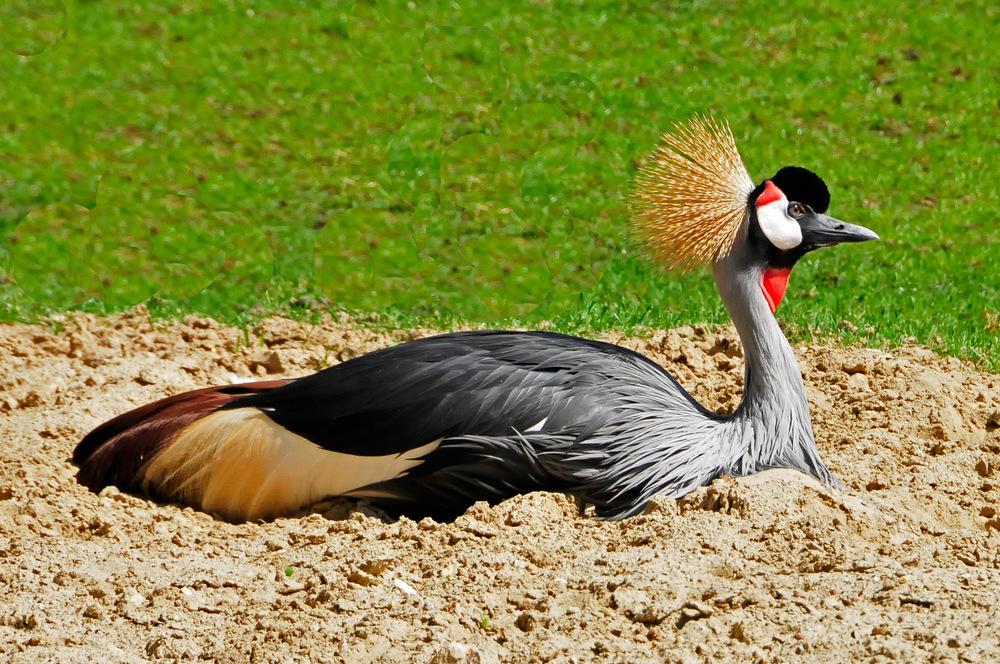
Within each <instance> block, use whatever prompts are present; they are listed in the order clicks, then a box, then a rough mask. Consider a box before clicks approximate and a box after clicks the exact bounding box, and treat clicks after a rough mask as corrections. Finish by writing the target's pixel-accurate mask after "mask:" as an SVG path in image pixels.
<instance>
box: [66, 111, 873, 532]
mask: <svg viewBox="0 0 1000 664" xmlns="http://www.w3.org/2000/svg"><path fill="white" fill-rule="evenodd" d="M829 202H830V194H829V191H828V190H827V187H826V185H825V184H824V183H823V181H822V180H821V179H820V178H819V177H818V176H817V175H815V174H814V173H812V172H810V171H808V170H806V169H804V168H799V167H794V166H789V167H785V168H782V169H781V170H779V171H778V172H777V173H776V174H775V175H774V176H773V177H771V178H768V179H767V180H765V181H764V182H762V183H761V184H759V185H757V186H754V184H753V181H752V180H751V179H750V176H749V175H748V173H747V171H746V168H745V167H744V165H743V162H742V159H741V158H740V155H739V152H738V151H737V148H736V143H735V140H734V139H733V136H732V134H731V132H730V130H729V127H728V125H727V124H719V123H716V122H714V121H713V120H711V119H707V118H706V119H695V120H692V121H690V122H688V123H686V124H685V125H679V126H677V127H675V129H674V131H672V132H670V133H667V134H665V135H664V136H663V139H662V144H661V145H660V146H659V147H658V148H657V150H656V152H655V153H654V154H653V156H652V158H651V160H650V165H649V166H648V167H647V168H646V169H644V171H643V172H641V173H640V175H639V177H638V187H637V193H636V195H635V203H636V207H637V213H636V225H637V231H638V232H639V233H640V235H642V236H643V237H644V239H645V241H646V243H647V244H648V246H649V247H650V249H651V251H652V253H654V254H655V255H656V256H657V257H658V258H659V259H661V260H662V261H664V262H665V263H666V264H667V265H668V266H671V267H680V268H686V267H691V266H693V265H696V264H698V263H705V262H707V263H710V264H711V266H712V269H713V271H714V276H715V281H716V284H717V285H718V288H719V292H720V294H721V295H722V299H723V301H724V302H725V304H726V307H727V309H728V311H729V314H730V316H731V317H732V319H733V322H734V323H735V325H736V328H737V330H738V331H739V334H740V338H741V339H742V342H743V345H744V355H745V358H746V360H745V361H746V368H745V370H746V380H745V385H744V395H743V400H742V402H741V404H740V406H739V407H738V408H737V409H736V411H735V412H734V413H732V414H731V415H726V416H724V415H718V414H716V413H713V412H711V411H709V410H707V409H706V408H704V407H703V406H701V405H700V404H698V403H697V402H696V401H695V400H694V399H693V398H692V397H691V396H690V395H689V394H688V393H687V392H686V391H685V390H684V389H683V388H682V387H681V386H680V384H678V382H677V381H676V380H675V379H674V378H673V377H672V376H671V375H670V374H669V373H667V372H666V371H665V370H664V369H663V368H661V367H660V366H658V365H657V364H655V363H654V362H652V361H651V360H649V359H647V358H646V357H643V356H642V355H640V354H638V353H635V352H633V351H631V350H627V349H624V348H620V347H618V346H614V345H611V344H607V343H601V342H598V341H590V340H587V339H581V338H577V337H572V336H565V335H561V334H553V333H547V332H513V331H474V332H458V333H454V334H444V335H440V336H434V337H429V338H426V339H420V340H416V341H412V342H409V343H405V344H401V345H398V346H395V347H391V348H386V349H383V350H379V351H376V352H373V353H370V354H368V355H364V356H362V357H358V358H355V359H352V360H349V361H347V362H344V363H342V364H339V365H337V366H334V367H330V368H328V369H325V370H323V371H320V372H319V373H316V374H313V375H311V376H307V377H304V378H299V379H295V380H277V381H268V382H259V383H247V384H241V385H228V386H224V387H211V388H207V389H202V390H196V391H193V392H188V393H185V394H180V395H177V396H173V397H169V398H167V399H163V400H161V401H158V402H156V403H152V404H149V405H147V406H143V407H141V408H137V409H135V410H133V411H131V412H128V413H125V414H123V415H120V416H119V417H116V418H114V419H112V420H110V421H109V422H106V423H105V424H102V425H101V426H99V427H98V428H96V429H95V430H94V431H92V432H91V433H90V434H89V435H87V436H86V437H85V438H84V439H83V440H82V441H81V442H80V443H79V445H78V446H77V448H76V451H75V452H74V456H73V460H74V461H75V462H76V463H77V464H79V466H80V470H79V474H78V476H77V478H78V480H79V481H80V482H81V483H82V484H84V485H86V486H87V487H89V488H90V489H92V490H94V491H100V490H101V489H102V488H103V487H105V486H108V485H116V486H118V487H119V488H121V489H123V490H126V491H142V492H146V493H148V494H151V495H153V496H156V497H159V498H162V499H165V500H169V501H176V502H179V503H184V504H187V505H191V506H194V507H195V508H198V509H201V510H205V511H207V512H210V513H214V514H217V515H218V516H220V517H222V518H224V519H228V520H232V521H244V520H256V519H270V518H275V517H278V516H283V515H291V514H294V513H296V512H297V511H299V510H301V509H302V508H304V507H307V506H309V505H311V504H314V503H316V502H319V501H321V500H323V499H325V498H329V497H333V496H352V497H364V498H368V499H370V500H372V501H373V502H375V503H377V504H381V505H383V506H385V507H386V508H388V509H390V510H394V511H396V512H399V513H404V514H407V515H410V516H417V517H419V516H421V515H433V516H437V517H448V516H454V515H456V514H458V513H460V512H461V511H462V510H464V509H465V508H466V507H467V506H468V505H470V504H471V503H472V502H474V501H477V500H486V501H491V502H495V501H499V500H502V499H504V498H508V497H510V496H512V495H515V494H518V493H523V492H528V491H533V490H548V491H561V492H566V493H569V494H573V495H574V496H576V497H577V499H578V500H579V501H581V502H583V503H585V504H592V505H594V506H595V510H596V513H597V515H598V516H600V517H604V518H612V519H617V518H623V517H627V516H629V515H632V514H635V513H637V512H639V511H641V510H642V509H643V508H644V506H645V504H646V502H647V501H648V500H649V499H650V498H651V497H653V496H656V495H669V496H681V495H683V494H685V493H687V492H689V491H691V490H693V489H695V488H696V487H698V486H700V485H703V484H706V483H709V482H711V481H712V480H713V479H715V478H717V477H720V476H723V475H747V474H750V473H754V472H757V471H760V470H763V469H766V468H775V467H788V468H797V469H799V470H801V471H803V472H805V473H808V474H810V475H813V476H814V477H816V478H818V479H819V480H821V481H823V482H826V483H836V482H837V480H836V478H835V477H834V475H833V474H832V473H831V472H830V471H829V470H828V469H827V467H826V466H825V465H824V464H823V461H822V460H821V459H820V455H819V450H818V449H817V447H816V442H815V440H814V438H813V431H812V425H811V422H810V417H809V406H808V403H807V401H806V394H805V390H804V387H803V383H802V377H801V374H800V373H799V368H798V363H797V361H796V359H795V355H794V353H793V352H792V348H791V346H790V345H789V344H788V342H787V340H786V339H785V337H784V335H783V334H782V332H781V329H780V328H779V326H778V322H777V321H776V320H775V318H774V311H775V309H776V308H777V306H778V304H779V303H780V302H781V299H782V297H783V296H784V294H785V289H786V286H787V284H788V277H789V274H790V272H791V269H792V267H793V266H794V265H795V263H796V261H797V260H798V259H799V258H801V257H802V256H803V255H804V254H805V253H807V252H809V251H812V250H814V249H818V248H820V247H827V246H831V245H835V244H838V243H842V242H863V241H865V240H874V239H877V237H878V236H877V235H875V233H873V232H871V231H869V230H867V229H865V228H862V227H860V226H854V225H851V224H847V223H843V222H841V221H837V220H836V219H833V218H831V217H828V216H827V215H826V214H825V212H826V210H827V207H828V205H829Z"/></svg>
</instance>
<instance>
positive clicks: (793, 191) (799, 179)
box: [750, 166, 830, 214]
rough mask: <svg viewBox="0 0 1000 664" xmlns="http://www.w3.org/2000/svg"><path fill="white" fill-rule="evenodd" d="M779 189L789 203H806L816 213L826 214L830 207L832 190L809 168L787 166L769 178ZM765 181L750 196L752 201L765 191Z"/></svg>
mask: <svg viewBox="0 0 1000 664" xmlns="http://www.w3.org/2000/svg"><path fill="white" fill-rule="evenodd" d="M768 180H770V181H771V182H773V183H774V186H776V187H777V188H778V189H780V190H781V191H782V192H784V194H785V196H786V197H787V198H788V200H789V201H798V202H799V203H805V204H806V205H808V206H809V207H811V208H812V209H813V211H814V212H819V213H821V214H822V213H824V212H826V211H827V209H829V207H830V190H829V189H828V188H827V186H826V183H825V182H823V178H821V177H820V176H818V175H816V174H815V173H813V172H812V171H810V170H809V169H808V168H802V167H801V166H785V167H784V168H782V169H781V170H780V171H778V172H777V173H775V174H774V176H773V177H770V178H768ZM766 182H767V180H764V181H763V182H761V183H760V184H759V185H757V187H756V188H754V190H753V192H751V194H750V201H751V202H753V201H756V200H757V197H758V196H760V195H761V193H762V192H763V191H764V185H765V183H766Z"/></svg>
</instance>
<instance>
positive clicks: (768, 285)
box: [760, 267, 792, 314]
mask: <svg viewBox="0 0 1000 664" xmlns="http://www.w3.org/2000/svg"><path fill="white" fill-rule="evenodd" d="M791 274H792V268H790V267H780V268H778V267H769V268H765V269H764V274H763V276H761V279H760V289H761V290H762V291H763V292H764V299H765V300H767V306H769V307H771V313H772V314H773V313H774V312H775V311H777V310H778V305H779V304H781V300H782V298H784V297H785V291H786V290H788V277H790V276H791Z"/></svg>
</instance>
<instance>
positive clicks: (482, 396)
mask: <svg viewBox="0 0 1000 664" xmlns="http://www.w3.org/2000/svg"><path fill="white" fill-rule="evenodd" d="M636 360H639V361H640V362H642V363H645V364H648V366H649V368H650V370H651V371H653V372H655V373H658V374H665V373H666V372H664V370H663V369H662V368H661V367H659V366H658V365H656V364H655V363H653V362H652V361H650V360H648V359H647V358H645V357H643V356H641V355H639V354H638V353H635V352H633V351H631V350H628V349H625V348H620V347H618V346H613V345H611V344H607V343H602V342H595V341H589V340H585V339H580V338H578V337H571V336H566V335H561V334H554V333H546V332H510V331H473V332H458V333H454V334H446V335H440V336H436V337H428V338H426V339H420V340H417V341H412V342H409V343H406V344H401V345H399V346H394V347H391V348H386V349H382V350H379V351H375V352H373V353H369V354H368V355H363V356H361V357H358V358H355V359H353V360H350V361H348V362H344V363H343V364H340V365H337V366H334V367H331V368H329V369H325V370H323V371H320V372H319V373H316V374H313V375H311V376H307V377H305V378H301V379H299V380H296V381H294V382H292V383H290V384H289V385H287V386H285V387H282V388H280V389H276V390H271V391H269V392H263V393H260V394H256V395H251V396H247V397H245V398H242V399H240V400H239V401H237V402H234V403H232V404H229V405H228V406H227V407H230V408H240V407H245V406H252V407H256V408H259V409H261V410H263V411H264V412H266V413H267V414H268V416H269V417H270V418H271V419H273V420H274V421H275V422H277V423H278V424H280V425H281V426H283V427H285V428H286V429H288V430H289V431H292V432H293V433H296V434H298V435H300V436H303V437H304V438H307V439H309V440H311V441H312V442H314V443H316V444H317V445H320V446H321V447H324V448H326V449H330V450H334V451H337V452H342V453H346V454H355V455H362V456H381V455H386V454H398V453H401V452H406V451H408V450H410V449H414V448H417V447H420V446H422V445H426V444H427V443H429V442H431V441H434V440H438V439H440V438H450V437H455V436H494V437H505V436H510V435H513V434H516V433H518V432H523V431H525V430H526V429H528V428H530V427H532V426H534V425H536V424H537V423H538V422H539V421H541V420H542V419H545V418H548V419H547V421H546V427H545V428H546V429H549V428H552V429H553V430H562V431H567V430H571V431H573V433H574V434H577V435H581V434H585V432H586V431H588V430H596V429H597V428H599V427H600V426H601V424H602V423H603V422H605V421H607V420H608V419H609V418H610V417H611V416H612V412H611V411H612V410H613V408H614V403H613V401H614V400H613V399H612V400H608V399H602V398H601V394H600V392H601V385H600V383H601V381H602V380H603V379H607V380H611V379H612V378H611V377H612V376H613V375H614V367H615V365H616V363H618V362H630V363H632V364H634V363H635V362H636ZM584 385H587V386H589V390H588V391H587V392H581V390H580V388H581V386H584ZM609 402H610V403H609Z"/></svg>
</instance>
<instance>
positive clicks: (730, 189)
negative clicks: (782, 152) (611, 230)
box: [632, 117, 754, 270]
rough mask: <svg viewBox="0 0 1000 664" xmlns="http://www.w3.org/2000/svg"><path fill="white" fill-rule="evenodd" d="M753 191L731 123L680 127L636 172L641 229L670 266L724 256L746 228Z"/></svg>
mask: <svg viewBox="0 0 1000 664" xmlns="http://www.w3.org/2000/svg"><path fill="white" fill-rule="evenodd" d="M753 188H754V185H753V180H751V179H750V174H749V173H747V169H746V166H744V165H743V160H742V159H741V158H740V153H739V151H738V150H737V148H736V140H735V139H734V138H733V134H732V131H731V130H730V128H729V123H727V122H722V123H719V122H716V121H715V120H714V119H712V118H710V117H695V118H692V119H691V120H689V121H687V122H686V123H683V124H675V125H674V128H673V130H672V131H670V132H666V133H664V134H663V135H662V136H661V137H660V145H659V146H657V148H656V150H655V151H654V152H653V153H652V155H650V159H649V161H648V163H647V164H646V165H645V166H644V167H643V168H642V169H640V171H639V173H638V175H637V176H636V191H635V193H634V194H633V196H632V203H633V208H634V210H635V215H634V224H635V232H636V233H637V234H638V235H639V236H640V237H641V238H642V240H643V242H644V244H645V245H646V248H647V250H648V251H649V252H650V253H651V254H652V255H653V257H655V258H656V259H658V260H660V261H662V262H663V263H664V264H666V265H667V266H668V267H671V268H676V269H681V270H686V269H691V268H693V267H695V266H696V265H698V264H700V263H707V262H713V261H716V260H718V259H720V258H722V257H724V256H726V255H727V254H728V253H729V252H730V251H731V250H732V248H733V243H734V242H735V241H736V238H737V236H738V235H739V233H740V231H741V229H743V228H745V226H746V222H747V218H748V209H749V208H748V203H749V197H750V193H751V192H752V191H753Z"/></svg>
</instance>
